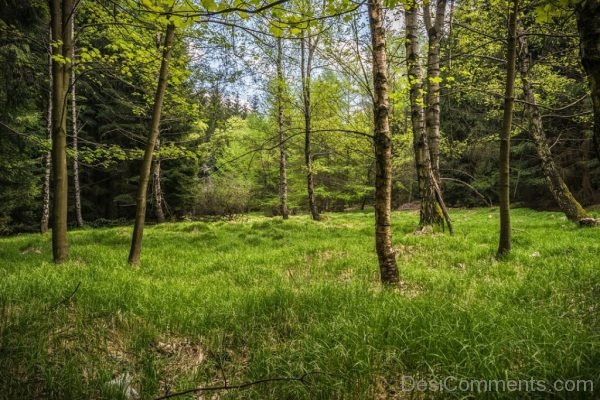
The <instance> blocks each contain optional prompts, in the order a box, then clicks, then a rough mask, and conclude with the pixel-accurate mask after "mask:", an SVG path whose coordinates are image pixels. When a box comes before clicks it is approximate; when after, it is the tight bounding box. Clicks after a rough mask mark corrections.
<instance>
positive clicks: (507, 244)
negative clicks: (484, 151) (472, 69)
mask: <svg viewBox="0 0 600 400" xmlns="http://www.w3.org/2000/svg"><path fill="white" fill-rule="evenodd" d="M512 3H513V5H512V8H511V10H510V14H509V16H508V48H507V57H506V60H507V67H506V86H505V90H504V117H503V121H502V131H501V133H500V184H499V189H498V198H499V199H500V241H499V244H498V253H497V257H498V258H502V257H505V256H507V255H508V254H509V253H510V249H511V227H510V132H511V128H512V114H513V104H514V91H515V67H516V65H515V64H516V58H517V14H518V12H519V0H512Z"/></svg>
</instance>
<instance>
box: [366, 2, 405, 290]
mask: <svg viewBox="0 0 600 400" xmlns="http://www.w3.org/2000/svg"><path fill="white" fill-rule="evenodd" d="M368 9H369V27H370V29H371V41H372V46H373V85H374V101H373V116H374V128H375V129H374V147H375V171H376V172H375V247H376V250H377V258H378V259H379V271H380V277H381V282H382V284H384V285H386V286H391V285H397V284H398V282H399V274H398V266H397V264H396V252H395V251H394V248H393V247H392V222H391V220H392V217H391V202H392V137H391V134H390V126H389V107H390V105H389V98H388V78H387V58H386V42H385V30H384V26H383V16H382V9H383V4H382V0H369V3H368Z"/></svg>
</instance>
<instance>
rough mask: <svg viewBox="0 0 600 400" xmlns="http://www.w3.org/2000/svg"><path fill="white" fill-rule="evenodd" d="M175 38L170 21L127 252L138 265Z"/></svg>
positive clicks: (130, 260) (172, 24)
mask: <svg viewBox="0 0 600 400" xmlns="http://www.w3.org/2000/svg"><path fill="white" fill-rule="evenodd" d="M174 38H175V24H174V23H173V22H172V21H170V22H168V23H167V27H166V32H165V41H164V45H163V51H162V58H161V64H160V72H159V75H158V84H157V86H156V94H155V97H154V106H153V109H152V121H151V123H150V133H149V135H148V141H147V143H146V149H145V151H144V159H143V161H142V166H141V169H140V179H139V183H138V191H137V197H136V212H135V223H134V226H133V237H132V240H131V249H130V251H129V263H130V264H134V265H135V264H138V263H139V262H140V255H141V252H142V237H143V235H144V224H145V221H146V195H147V191H148V181H149V179H150V170H151V168H152V156H153V154H154V149H155V147H156V142H157V140H158V135H159V132H160V118H161V113H162V105H163V100H164V98H165V92H166V90H167V82H168V74H169V61H170V59H171V51H172V48H173V40H174Z"/></svg>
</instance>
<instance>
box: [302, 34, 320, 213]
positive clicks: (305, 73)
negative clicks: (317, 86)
mask: <svg viewBox="0 0 600 400" xmlns="http://www.w3.org/2000/svg"><path fill="white" fill-rule="evenodd" d="M300 46H301V49H300V58H301V59H300V63H301V75H302V99H303V102H304V110H303V111H304V162H305V164H306V183H307V189H308V208H309V210H310V215H311V217H312V219H313V220H315V221H319V220H320V219H321V216H320V215H319V211H318V209H317V204H316V202H315V182H314V175H313V168H312V154H311V149H310V145H311V138H310V136H311V130H312V110H311V109H310V107H311V104H310V80H311V79H310V78H311V69H312V57H313V50H314V47H313V46H312V45H311V39H310V36H308V38H306V37H302V40H301V41H300ZM307 47H308V49H307ZM307 53H308V54H307Z"/></svg>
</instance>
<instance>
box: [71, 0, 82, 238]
mask: <svg viewBox="0 0 600 400" xmlns="http://www.w3.org/2000/svg"><path fill="white" fill-rule="evenodd" d="M74 32H75V11H73V15H72V16H71V40H73V41H74ZM71 64H72V66H73V67H72V68H71V124H72V128H73V132H72V134H73V142H72V145H73V190H74V191H75V193H74V194H75V224H76V225H77V226H78V227H82V226H83V216H82V214H81V188H80V185H79V149H78V147H79V143H78V142H79V140H78V139H79V128H78V126H77V92H76V89H75V86H76V85H75V83H76V82H75V68H74V65H75V43H73V47H72V48H71Z"/></svg>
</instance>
